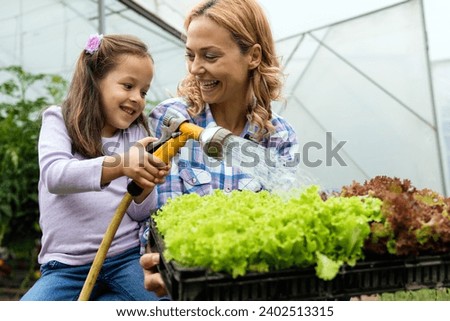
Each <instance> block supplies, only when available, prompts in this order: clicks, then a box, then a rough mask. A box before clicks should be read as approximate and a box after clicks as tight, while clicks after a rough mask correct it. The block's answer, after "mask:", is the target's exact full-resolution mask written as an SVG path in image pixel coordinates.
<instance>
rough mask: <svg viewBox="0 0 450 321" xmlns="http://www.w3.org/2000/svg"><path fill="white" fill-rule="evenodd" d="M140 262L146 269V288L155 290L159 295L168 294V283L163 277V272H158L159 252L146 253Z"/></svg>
mask: <svg viewBox="0 0 450 321" xmlns="http://www.w3.org/2000/svg"><path fill="white" fill-rule="evenodd" d="M140 263H141V266H142V268H143V269H144V287H145V289H147V290H149V291H153V292H155V293H156V295H157V296H159V297H161V296H164V295H167V289H166V285H165V284H164V281H163V279H162V277H161V273H159V272H157V265H158V264H159V253H145V254H144V255H142V256H141V259H140Z"/></svg>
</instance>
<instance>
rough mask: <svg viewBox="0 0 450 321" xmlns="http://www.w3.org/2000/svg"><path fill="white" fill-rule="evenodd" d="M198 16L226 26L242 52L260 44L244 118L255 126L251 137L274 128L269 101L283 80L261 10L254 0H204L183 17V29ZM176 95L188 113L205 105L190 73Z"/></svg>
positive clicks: (278, 90) (279, 91)
mask: <svg viewBox="0 0 450 321" xmlns="http://www.w3.org/2000/svg"><path fill="white" fill-rule="evenodd" d="M199 16H206V17H208V18H209V19H211V20H213V21H214V22H215V23H217V24H218V25H220V26H222V27H224V28H226V29H227V30H229V31H230V32H231V34H232V36H233V38H234V40H235V41H236V44H237V45H238V46H239V48H240V51H241V53H242V54H245V53H247V52H248V50H249V49H250V48H251V47H252V46H253V45H255V44H259V45H260V46H261V52H262V59H261V63H260V64H259V66H258V67H257V68H255V69H253V70H251V71H250V75H249V77H250V81H251V90H252V91H253V94H254V102H253V103H252V104H250V105H249V106H248V111H247V118H248V119H249V120H250V121H251V122H252V123H254V124H255V125H256V126H257V127H258V132H257V133H256V137H255V138H256V139H261V138H262V136H263V135H264V134H265V133H267V132H269V133H270V132H273V130H274V126H273V125H272V123H271V119H272V109H271V102H272V101H273V100H278V99H280V98H281V87H282V84H283V83H282V77H283V74H282V72H281V69H280V63H279V61H278V57H277V56H276V54H275V44H274V41H273V37H272V31H271V29H270V25H269V22H268V20H267V17H266V15H265V13H264V11H263V10H262V8H261V7H260V5H259V4H258V3H257V2H256V1H255V0H205V1H202V2H200V3H199V4H198V5H197V6H195V7H194V8H193V9H192V11H191V12H190V14H189V15H188V16H187V17H186V20H185V23H184V27H185V29H186V30H187V29H188V27H189V25H190V23H191V21H192V20H193V19H195V18H197V17H199ZM178 95H179V96H182V97H185V99H186V100H187V102H188V104H189V106H190V107H189V110H188V111H189V113H190V114H191V115H192V116H195V115H197V114H199V113H200V112H201V111H202V110H203V109H204V108H205V103H204V101H203V99H202V96H201V92H200V88H199V85H198V83H197V81H196V80H195V77H194V76H193V75H191V74H190V75H188V76H187V77H186V78H185V79H184V80H183V81H182V82H181V84H180V86H179V87H178Z"/></svg>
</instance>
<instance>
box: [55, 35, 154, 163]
mask: <svg viewBox="0 0 450 321" xmlns="http://www.w3.org/2000/svg"><path fill="white" fill-rule="evenodd" d="M123 55H136V56H139V57H150V58H151V55H150V53H149V52H148V47H147V45H145V43H143V42H142V41H141V40H140V39H138V38H136V37H134V36H131V35H106V36H103V39H102V41H101V44H100V47H99V49H98V50H97V51H95V52H94V53H93V54H90V53H87V52H86V51H85V50H83V52H82V53H81V54H80V56H79V58H78V61H77V63H76V67H75V72H74V75H73V78H72V81H71V84H70V87H69V90H68V93H67V97H66V100H65V101H64V102H63V103H62V106H61V107H62V114H63V117H64V121H65V123H66V127H67V130H68V133H69V137H70V138H71V140H72V149H73V151H74V152H78V153H80V154H81V155H83V156H85V157H98V156H101V155H103V150H102V136H101V132H102V128H103V126H104V124H105V115H104V113H103V109H102V108H101V104H100V101H101V100H100V97H101V96H100V90H99V85H98V83H99V80H101V79H103V78H104V77H106V75H107V74H108V73H109V72H110V71H111V70H112V69H114V68H115V67H116V66H117V65H118V64H119V63H120V59H121V58H122V57H123ZM134 123H135V124H141V125H142V126H143V127H144V128H145V129H146V131H147V132H148V133H149V130H148V124H147V120H146V117H145V115H144V114H143V113H142V114H141V115H140V116H139V117H138V118H137V119H136V120H135V122H134Z"/></svg>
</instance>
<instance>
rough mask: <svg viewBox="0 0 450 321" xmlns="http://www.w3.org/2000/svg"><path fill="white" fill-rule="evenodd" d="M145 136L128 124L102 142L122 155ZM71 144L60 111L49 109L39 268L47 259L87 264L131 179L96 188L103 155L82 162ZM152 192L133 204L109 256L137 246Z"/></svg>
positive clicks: (42, 147) (43, 138)
mask: <svg viewBox="0 0 450 321" xmlns="http://www.w3.org/2000/svg"><path fill="white" fill-rule="evenodd" d="M145 136H146V133H145V131H144V130H143V129H142V128H140V127H138V126H132V127H130V128H129V129H127V130H126V131H119V132H118V133H117V134H116V135H115V136H114V137H110V138H103V144H104V147H105V146H107V152H109V154H112V153H121V152H123V151H124V149H128V148H129V147H130V144H133V143H134V142H136V141H137V140H139V139H141V138H143V137H145ZM71 144H72V142H71V139H70V138H69V136H68V133H67V129H66V126H65V123H64V120H63V117H62V114H61V108H60V107H57V106H51V107H50V108H49V109H47V110H46V111H45V112H44V114H43V118H42V129H41V132H40V136H39V166H40V180H39V209H40V226H41V228H42V233H43V236H42V249H41V252H40V253H39V263H41V264H43V263H46V262H48V261H51V260H57V261H59V262H62V263H65V264H69V265H82V264H87V263H91V262H92V261H93V260H94V257H95V255H96V252H97V250H98V248H99V245H100V243H101V241H102V239H103V235H104V233H105V231H106V229H107V227H108V225H109V223H110V221H111V218H112V217H113V215H114V213H115V211H116V209H117V207H118V205H119V203H120V201H121V200H122V198H123V196H124V195H125V192H126V188H127V185H128V182H129V181H130V180H129V179H128V178H127V177H120V178H117V179H115V180H114V181H112V182H111V183H110V184H109V185H107V186H103V187H102V186H100V179H101V173H102V163H103V159H104V157H97V158H92V159H85V158H84V157H83V156H81V155H79V154H77V153H75V154H73V153H72V146H71ZM105 144H107V145H105ZM153 194H154V193H153V192H152V193H151V194H150V195H149V196H148V197H147V199H146V200H145V201H144V202H142V203H141V204H136V203H134V202H132V203H131V205H130V207H129V208H128V210H127V213H126V215H125V216H124V218H123V221H122V223H121V224H120V227H119V229H118V231H117V233H116V236H115V238H114V240H113V242H112V244H111V247H110V249H109V252H108V255H107V256H108V257H110V256H115V255H117V254H120V253H122V252H124V251H126V250H128V249H130V248H134V247H139V229H140V222H142V221H143V220H145V219H147V218H148V217H149V213H150V208H154V207H155V204H156V199H155V197H154V195H153Z"/></svg>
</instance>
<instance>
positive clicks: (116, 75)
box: [99, 55, 153, 137]
mask: <svg viewBox="0 0 450 321" xmlns="http://www.w3.org/2000/svg"><path fill="white" fill-rule="evenodd" d="M152 78H153V62H152V60H151V58H150V57H148V56H144V57H140V56H132V55H131V56H129V55H124V56H123V57H121V59H120V63H119V64H118V65H117V66H116V67H115V68H114V69H112V70H111V71H110V72H109V73H108V74H107V75H106V77H104V78H103V79H101V80H100V81H99V87H100V96H101V107H102V108H103V112H104V115H105V124H104V126H103V129H102V136H103V137H111V136H113V135H114V133H115V132H116V131H117V130H118V129H126V128H128V127H130V125H131V124H132V123H133V122H134V121H135V120H136V119H137V118H138V117H139V115H140V114H142V112H143V110H144V107H145V96H146V94H147V91H148V90H149V88H150V83H151V81H152Z"/></svg>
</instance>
